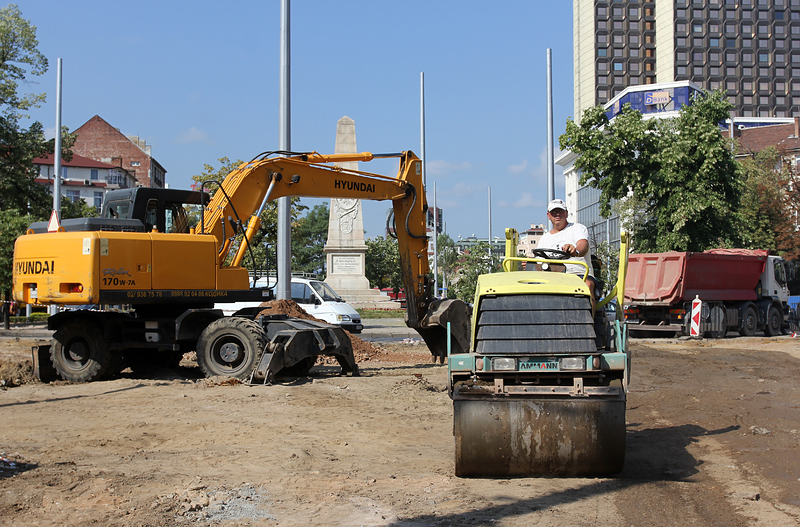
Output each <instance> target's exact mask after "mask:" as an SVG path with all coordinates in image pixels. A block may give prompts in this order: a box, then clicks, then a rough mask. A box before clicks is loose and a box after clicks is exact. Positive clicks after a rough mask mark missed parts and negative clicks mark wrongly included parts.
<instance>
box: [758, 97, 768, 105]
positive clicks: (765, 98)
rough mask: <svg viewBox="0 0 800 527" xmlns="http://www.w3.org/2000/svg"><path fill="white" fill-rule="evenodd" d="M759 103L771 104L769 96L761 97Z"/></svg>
mask: <svg viewBox="0 0 800 527" xmlns="http://www.w3.org/2000/svg"><path fill="white" fill-rule="evenodd" d="M758 104H769V97H763V96H762V97H759V98H758Z"/></svg>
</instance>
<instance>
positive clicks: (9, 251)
mask: <svg viewBox="0 0 800 527" xmlns="http://www.w3.org/2000/svg"><path fill="white" fill-rule="evenodd" d="M36 219H38V218H34V217H32V216H28V215H25V216H23V215H21V214H20V213H19V212H18V211H17V210H15V209H9V210H0V264H1V265H0V291H2V292H3V294H4V296H5V295H6V294H8V292H9V291H11V286H12V276H11V262H12V260H13V256H14V241H15V240H16V239H17V238H18V237H19V236H22V235H23V234H25V231H26V230H27V229H28V226H29V225H30V224H31V223H33V222H34V221H36Z"/></svg>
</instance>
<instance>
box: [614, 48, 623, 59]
mask: <svg viewBox="0 0 800 527" xmlns="http://www.w3.org/2000/svg"><path fill="white" fill-rule="evenodd" d="M623 51H624V50H623V49H622V48H614V56H615V57H621V56H622V55H623V53H622V52H623Z"/></svg>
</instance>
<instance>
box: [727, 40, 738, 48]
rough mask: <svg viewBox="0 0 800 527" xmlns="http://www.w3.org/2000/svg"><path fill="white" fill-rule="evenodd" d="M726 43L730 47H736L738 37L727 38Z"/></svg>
mask: <svg viewBox="0 0 800 527" xmlns="http://www.w3.org/2000/svg"><path fill="white" fill-rule="evenodd" d="M725 45H726V46H728V47H729V48H735V47H736V39H735V38H728V39H726V40H725Z"/></svg>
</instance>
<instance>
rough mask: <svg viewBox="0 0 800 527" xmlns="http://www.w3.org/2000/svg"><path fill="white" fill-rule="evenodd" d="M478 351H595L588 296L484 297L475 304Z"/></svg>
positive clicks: (476, 349)
mask: <svg viewBox="0 0 800 527" xmlns="http://www.w3.org/2000/svg"><path fill="white" fill-rule="evenodd" d="M476 324H477V326H476V327H477V335H476V345H475V351H476V352H478V353H486V354H491V353H502V354H508V353H515V354H516V353H518V354H533V355H536V354H542V355H546V354H554V353H558V354H561V353H595V352H596V351H597V346H596V345H595V332H594V321H593V320H592V314H591V304H590V303H589V299H588V298H586V297H582V296H567V295H506V296H495V297H485V298H483V299H482V300H481V303H480V307H479V308H478V318H477V322H476Z"/></svg>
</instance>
